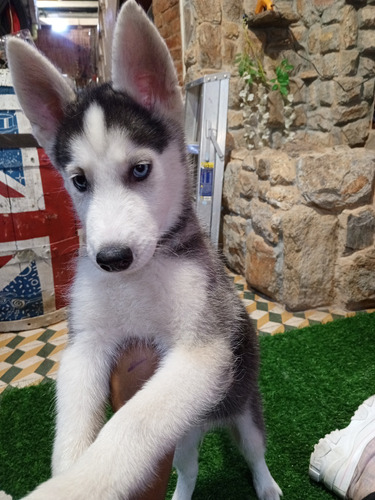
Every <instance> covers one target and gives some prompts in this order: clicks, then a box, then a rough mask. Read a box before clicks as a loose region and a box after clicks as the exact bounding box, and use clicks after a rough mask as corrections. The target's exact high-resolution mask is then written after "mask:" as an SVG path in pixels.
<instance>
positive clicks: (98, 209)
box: [7, 0, 189, 272]
mask: <svg viewBox="0 0 375 500" xmlns="http://www.w3.org/2000/svg"><path fill="white" fill-rule="evenodd" d="M7 55H8V61H9V67H10V70H11V74H12V78H13V84H14V87H15V90H16V94H17V96H18V98H19V101H20V104H21V106H22V108H23V110H24V112H25V114H26V116H27V117H28V119H29V120H30V122H31V124H32V128H33V134H34V135H35V137H36V139H37V140H38V141H39V143H40V145H41V146H42V147H43V148H44V149H45V151H46V152H47V154H48V155H49V157H50V159H51V161H52V163H53V164H54V165H55V167H56V168H57V169H58V170H59V171H60V172H61V174H62V176H63V178H64V181H65V185H66V188H67V190H68V191H69V193H70V195H71V197H72V199H73V202H74V205H75V208H76V211H77V213H78V216H79V218H80V220H81V222H82V225H83V228H84V230H85V234H86V242H87V251H88V255H89V257H90V258H91V259H92V261H93V262H95V264H96V265H97V266H99V267H100V268H102V269H104V270H105V271H125V270H127V272H133V271H136V270H137V269H140V268H141V267H143V266H144V265H145V264H146V263H147V262H148V261H149V260H150V259H151V257H152V256H153V255H154V253H155V250H156V248H157V244H158V241H159V240H160V239H161V238H162V236H163V235H164V234H166V233H168V231H169V230H170V229H171V228H172V227H173V226H174V225H176V223H178V218H179V214H180V213H181V211H182V204H183V203H186V202H187V199H188V197H189V186H188V184H189V178H188V172H187V168H186V161H185V153H184V144H183V129H182V117H183V103H182V98H181V93H180V89H179V87H178V80H177V76H176V72H175V69H174V66H173V62H172V60H171V57H170V55H169V52H168V49H167V47H166V44H165V43H164V41H163V40H162V38H161V37H160V35H159V33H158V32H157V30H156V28H155V27H154V25H153V24H152V23H151V22H150V21H149V20H148V18H147V16H146V14H145V13H144V11H143V10H142V9H141V8H140V7H139V6H138V5H137V4H136V2H135V1H134V0H128V1H127V2H126V3H125V5H124V7H123V8H122V10H121V12H120V14H119V17H118V20H117V23H116V28H115V32H114V38H113V54H112V68H113V69H112V80H113V83H112V84H111V85H110V84H104V85H101V86H93V87H92V88H89V89H87V90H85V91H84V92H83V93H82V94H80V95H77V94H76V93H75V92H74V91H73V90H72V88H71V86H70V85H69V83H68V82H67V81H66V79H64V78H63V76H62V75H61V74H60V73H59V72H58V70H57V69H56V68H55V67H54V66H53V65H52V64H51V63H50V62H49V61H48V60H47V59H46V58H45V57H44V56H43V55H42V54H40V53H39V52H38V51H37V50H36V49H34V48H33V47H30V46H29V45H28V44H26V43H25V42H23V41H21V40H18V39H10V40H9V42H8V44H7Z"/></svg>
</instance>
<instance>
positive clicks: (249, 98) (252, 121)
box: [235, 24, 295, 149]
mask: <svg viewBox="0 0 375 500" xmlns="http://www.w3.org/2000/svg"><path fill="white" fill-rule="evenodd" d="M244 41H245V48H244V51H243V52H242V53H241V54H237V56H236V59H235V64H236V65H237V67H238V73H239V75H240V77H241V78H242V79H243V81H244V86H243V89H242V90H241V91H240V94H239V97H240V101H241V107H242V109H243V116H244V127H245V138H246V141H247V144H248V147H249V148H250V149H253V148H256V149H259V148H261V147H264V146H270V145H271V144H270V139H271V128H270V127H269V126H268V120H269V116H270V115H269V102H268V96H269V94H270V92H275V91H277V92H279V93H280V95H281V97H282V101H283V114H284V129H283V131H282V133H283V136H284V137H285V139H289V140H290V139H291V138H292V137H293V134H292V133H291V132H290V127H291V125H292V123H293V120H294V119H295V114H294V110H293V107H292V103H293V95H292V94H291V93H290V86H289V84H290V74H291V72H292V71H293V69H294V66H293V65H292V64H290V63H289V61H288V59H286V58H284V59H283V60H282V61H281V62H280V63H279V64H278V65H277V66H275V68H274V73H275V76H274V77H273V78H270V77H269V76H268V75H267V73H266V71H265V69H264V66H263V62H262V61H263V58H264V55H263V54H259V52H257V51H256V50H255V48H254V46H253V43H252V41H251V39H250V36H249V32H248V29H247V26H246V24H244Z"/></svg>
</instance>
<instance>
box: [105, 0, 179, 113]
mask: <svg viewBox="0 0 375 500" xmlns="http://www.w3.org/2000/svg"><path fill="white" fill-rule="evenodd" d="M112 80H113V87H114V88H115V89H116V90H120V91H123V92H126V93H128V94H129V95H130V96H131V97H132V98H133V99H134V100H135V101H137V102H138V103H139V104H141V105H142V106H144V107H146V108H148V109H149V110H151V111H152V110H155V111H157V112H159V113H162V114H164V115H167V116H168V117H173V118H174V119H176V118H178V119H181V120H182V116H183V102H182V97H181V91H180V88H179V84H178V79H177V74H176V70H175V67H174V64H173V61H172V58H171V56H170V54H169V50H168V48H167V45H166V43H165V42H164V40H163V39H162V37H161V36H160V34H159V32H158V31H157V29H156V27H155V26H154V25H153V24H152V22H151V21H150V20H149V19H148V17H147V16H146V13H145V12H144V10H143V9H142V8H141V7H140V6H138V5H137V3H136V2H135V0H127V2H126V3H125V5H124V6H123V7H122V9H121V11H120V14H119V16H118V19H117V23H116V27H115V32H114V37H113V55H112Z"/></svg>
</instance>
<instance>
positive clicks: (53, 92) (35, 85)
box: [6, 38, 75, 161]
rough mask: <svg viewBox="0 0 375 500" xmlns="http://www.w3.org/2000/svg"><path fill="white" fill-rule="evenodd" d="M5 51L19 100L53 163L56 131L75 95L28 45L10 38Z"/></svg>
mask: <svg viewBox="0 0 375 500" xmlns="http://www.w3.org/2000/svg"><path fill="white" fill-rule="evenodd" d="M6 50H7V57H8V64H9V68H10V72H11V75H12V80H13V85H14V88H15V90H16V94H17V97H18V100H19V102H20V104H21V107H22V109H23V111H24V112H25V115H26V116H27V118H28V119H29V120H30V123H31V126H32V130H33V134H34V136H35V137H36V139H37V140H38V141H39V144H40V145H41V146H42V147H43V148H44V149H45V150H46V152H47V154H48V155H49V157H50V158H51V160H52V161H53V146H54V142H55V139H56V134H57V130H58V128H59V126H60V123H61V120H62V119H63V117H64V111H65V108H66V107H67V105H68V104H69V103H70V102H71V101H73V100H74V99H75V93H74V91H73V89H72V88H71V87H70V85H69V84H68V82H67V81H66V79H65V78H63V76H62V75H61V74H60V73H59V71H58V70H57V69H56V68H55V67H54V66H53V65H52V64H51V63H50V62H49V61H48V60H47V59H46V58H45V57H44V56H43V55H42V54H41V53H40V52H38V51H37V49H36V48H34V47H31V46H30V45H29V44H28V43H26V42H24V41H23V40H19V39H17V38H10V39H9V41H8V42H7V45H6Z"/></svg>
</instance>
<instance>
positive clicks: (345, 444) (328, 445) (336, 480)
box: [309, 395, 375, 498]
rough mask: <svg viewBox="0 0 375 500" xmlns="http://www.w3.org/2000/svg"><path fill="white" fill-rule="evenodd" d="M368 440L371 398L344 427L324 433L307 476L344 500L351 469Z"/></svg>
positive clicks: (374, 402)
mask: <svg viewBox="0 0 375 500" xmlns="http://www.w3.org/2000/svg"><path fill="white" fill-rule="evenodd" d="M372 439H375V395H374V396H371V398H369V399H367V400H366V401H365V402H364V403H362V404H361V406H359V408H358V410H357V411H356V412H355V414H354V415H353V417H352V418H351V421H350V424H349V425H348V426H347V427H345V428H344V429H341V430H336V431H333V432H331V433H330V434H327V435H326V436H325V437H324V438H322V439H321V440H320V441H319V443H318V444H316V445H315V447H314V451H313V452H312V454H311V457H310V466H309V475H310V477H311V478H312V479H314V481H317V482H322V483H324V485H325V486H326V487H327V488H328V489H329V490H331V491H333V492H334V493H336V495H338V496H339V497H341V498H345V495H346V493H347V491H348V489H349V486H350V482H351V480H352V477H353V475H354V471H355V468H356V467H357V465H358V462H359V460H360V458H361V456H362V453H363V451H364V449H365V448H366V446H367V445H368V443H369V442H370V441H371V440H372Z"/></svg>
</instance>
